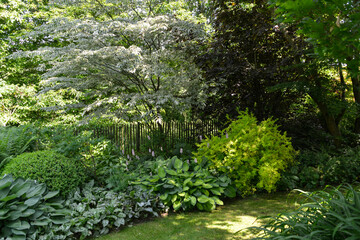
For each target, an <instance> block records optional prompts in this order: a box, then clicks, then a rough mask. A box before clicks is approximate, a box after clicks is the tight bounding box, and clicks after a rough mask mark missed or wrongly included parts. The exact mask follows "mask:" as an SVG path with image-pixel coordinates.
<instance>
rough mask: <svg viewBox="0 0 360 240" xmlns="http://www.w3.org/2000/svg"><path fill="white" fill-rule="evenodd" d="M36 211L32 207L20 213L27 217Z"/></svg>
mask: <svg viewBox="0 0 360 240" xmlns="http://www.w3.org/2000/svg"><path fill="white" fill-rule="evenodd" d="M35 212H36V211H35V210H34V209H27V210H25V212H23V213H22V217H29V216H31V215H33V214H34V213H35Z"/></svg>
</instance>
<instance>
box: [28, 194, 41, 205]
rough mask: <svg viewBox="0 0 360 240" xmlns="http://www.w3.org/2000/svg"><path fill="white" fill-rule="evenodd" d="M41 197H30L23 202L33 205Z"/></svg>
mask: <svg viewBox="0 0 360 240" xmlns="http://www.w3.org/2000/svg"><path fill="white" fill-rule="evenodd" d="M40 199H41V196H37V197H32V198H29V199H28V200H26V201H25V202H24V204H26V205H28V206H29V207H31V206H34V205H35V204H37V203H39V202H40Z"/></svg>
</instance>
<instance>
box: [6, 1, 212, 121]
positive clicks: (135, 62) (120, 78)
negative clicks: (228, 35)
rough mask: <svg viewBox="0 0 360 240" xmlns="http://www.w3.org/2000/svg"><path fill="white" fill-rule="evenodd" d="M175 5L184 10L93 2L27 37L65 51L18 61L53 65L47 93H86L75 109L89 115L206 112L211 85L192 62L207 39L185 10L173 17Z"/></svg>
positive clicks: (167, 4) (171, 4) (163, 4)
mask: <svg viewBox="0 0 360 240" xmlns="http://www.w3.org/2000/svg"><path fill="white" fill-rule="evenodd" d="M175 3H177V4H180V7H181V3H182V4H183V3H184V2H183V1H113V3H106V2H105V1H101V0H99V1H88V2H87V5H86V6H85V7H87V8H88V9H90V10H91V11H89V12H87V13H81V11H80V10H79V8H78V7H77V6H74V5H72V6H70V7H72V9H73V12H76V13H77V14H78V15H77V16H76V17H74V16H69V17H63V18H56V19H54V20H52V21H51V22H49V23H48V24H45V25H42V26H41V27H38V28H37V29H36V31H32V32H30V33H29V34H27V35H25V36H24V37H32V38H34V39H37V38H38V37H41V36H47V38H48V39H52V40H54V41H55V40H56V41H62V42H63V43H64V44H63V46H60V47H59V46H56V47H52V46H46V47H41V48H39V49H36V50H35V51H22V52H17V53H15V54H13V55H12V56H13V57H14V58H15V57H18V56H41V58H42V59H44V60H46V61H48V63H49V64H51V65H52V66H51V68H50V69H44V70H46V73H45V74H44V75H43V80H44V83H45V84H46V86H47V87H46V88H45V89H43V91H42V92H46V91H49V90H54V89H76V90H77V91H81V92H82V93H84V94H85V98H86V100H85V101H84V102H83V104H82V105H77V106H76V107H84V111H85V113H101V114H105V115H106V114H111V115H118V116H121V117H126V116H128V115H129V114H133V115H136V116H140V115H141V116H142V117H144V116H150V117H154V116H161V115H164V114H166V111H167V110H168V109H177V110H178V111H183V110H184V109H187V108H188V107H189V106H190V105H191V104H197V105H202V104H203V102H204V99H205V97H206V96H205V95H204V93H203V88H204V85H203V84H202V83H201V81H200V80H201V74H200V71H199V69H198V68H197V67H196V65H195V64H194V61H193V59H194V57H193V56H194V53H196V51H197V49H196V47H195V46H196V43H197V42H199V41H202V40H203V38H204V37H205V36H206V32H205V31H204V26H203V24H201V22H200V21H198V20H197V19H195V18H193V19H191V18H189V16H191V14H188V13H187V12H186V11H185V10H186V9H185V10H184V11H182V12H181V13H178V12H176V11H175V14H174V12H173V10H174V9H176V7H178V5H176V4H175ZM94 6H96V8H95V7H94ZM184 12H185V13H184ZM184 15H186V17H188V19H187V20H185V17H184Z"/></svg>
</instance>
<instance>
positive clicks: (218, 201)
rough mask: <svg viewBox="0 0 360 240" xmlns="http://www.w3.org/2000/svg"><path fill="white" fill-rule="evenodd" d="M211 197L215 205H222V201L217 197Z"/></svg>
mask: <svg viewBox="0 0 360 240" xmlns="http://www.w3.org/2000/svg"><path fill="white" fill-rule="evenodd" d="M212 199H213V200H214V201H215V203H216V204H217V205H221V206H222V205H224V202H223V201H221V200H220V199H219V198H217V197H213V198H212Z"/></svg>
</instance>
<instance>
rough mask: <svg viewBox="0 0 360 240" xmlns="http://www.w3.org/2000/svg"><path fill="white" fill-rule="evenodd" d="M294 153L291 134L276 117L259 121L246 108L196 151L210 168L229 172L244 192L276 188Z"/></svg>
mask: <svg viewBox="0 0 360 240" xmlns="http://www.w3.org/2000/svg"><path fill="white" fill-rule="evenodd" d="M295 155H296V151H295V150H294V148H293V147H292V145H291V142H290V138H288V137H286V134H282V133H281V132H280V131H279V130H278V129H277V125H276V124H275V121H274V120H272V119H267V120H265V121H262V122H261V123H258V122H257V120H256V118H255V117H254V116H252V115H250V114H248V113H247V112H241V113H239V117H238V119H237V120H235V121H233V122H232V123H231V124H230V125H229V127H227V128H226V129H224V130H223V131H222V132H221V134H220V135H219V136H213V137H212V138H207V139H206V140H204V141H202V142H201V143H200V144H198V151H197V152H196V153H194V157H195V158H197V160H198V161H203V159H207V160H209V161H210V162H211V166H210V167H211V168H213V169H216V170H217V171H218V172H224V173H226V174H227V175H228V176H229V177H230V178H231V179H232V180H233V182H234V183H235V185H236V187H237V188H238V190H239V191H240V193H241V195H243V196H244V195H247V194H252V193H253V192H254V191H256V189H265V190H267V191H268V192H271V191H273V190H275V188H276V183H277V182H278V180H279V179H280V173H281V172H282V171H284V170H285V169H286V168H287V167H288V166H289V164H290V163H292V162H293V161H294V157H295Z"/></svg>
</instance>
